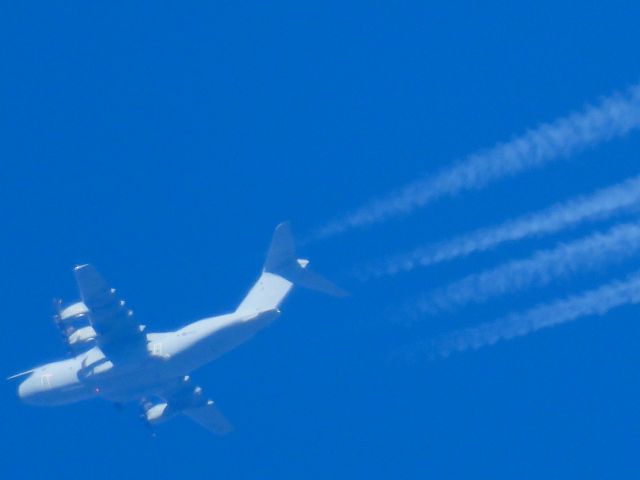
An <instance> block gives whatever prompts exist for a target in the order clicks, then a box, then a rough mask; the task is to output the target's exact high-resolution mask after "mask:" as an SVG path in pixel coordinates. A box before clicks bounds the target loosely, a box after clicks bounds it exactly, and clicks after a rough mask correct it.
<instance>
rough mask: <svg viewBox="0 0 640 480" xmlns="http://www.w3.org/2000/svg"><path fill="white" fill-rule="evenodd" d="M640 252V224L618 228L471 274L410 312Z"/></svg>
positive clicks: (481, 297) (543, 281)
mask: <svg viewBox="0 0 640 480" xmlns="http://www.w3.org/2000/svg"><path fill="white" fill-rule="evenodd" d="M639 251H640V223H629V224H622V225H617V226H615V227H613V228H611V229H610V230H608V231H607V232H605V233H602V232H597V233H594V234H591V235H589V236H587V237H583V238H580V239H578V240H575V241H573V242H570V243H562V244H559V245H558V246H557V247H555V248H553V249H550V250H540V251H538V252H536V253H534V254H533V256H531V257H528V258H525V259H520V260H513V261H510V262H507V263H504V264H502V265H499V266H498V267H496V268H493V269H491V270H486V271H484V272H480V273H475V274H472V275H469V276H467V277H465V278H463V279H461V280H458V281H456V282H453V283H451V284H449V285H448V286H446V287H444V288H441V289H436V290H434V291H432V292H430V293H429V294H427V295H426V296H424V297H422V298H421V299H419V300H418V302H417V303H416V304H414V305H413V306H412V307H410V308H409V312H413V313H427V314H434V313H437V312H438V311H442V310H451V309H454V308H456V307H460V306H463V305H465V304H468V303H480V302H483V301H485V300H487V299H489V298H491V297H495V296H499V295H504V294H507V293H512V292H516V291H520V290H523V289H524V288H526V287H530V286H542V285H547V284H549V283H550V282H551V281H552V280H553V279H554V278H560V277H564V276H567V275H569V274H573V273H575V272H578V271H588V270H594V269H597V268H599V267H602V266H604V265H607V264H611V263H614V262H619V261H621V260H624V259H626V258H629V257H631V256H633V255H635V254H637V253H638V252H639Z"/></svg>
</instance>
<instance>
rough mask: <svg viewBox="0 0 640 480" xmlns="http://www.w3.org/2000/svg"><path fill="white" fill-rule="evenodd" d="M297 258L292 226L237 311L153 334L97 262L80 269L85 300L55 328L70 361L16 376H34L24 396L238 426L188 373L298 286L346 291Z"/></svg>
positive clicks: (258, 323) (278, 235)
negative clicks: (134, 406) (99, 402)
mask: <svg viewBox="0 0 640 480" xmlns="http://www.w3.org/2000/svg"><path fill="white" fill-rule="evenodd" d="M308 263H309V262H308V261H307V260H303V259H297V258H296V256H295V247H294V243H293V237H292V235H291V230H290V227H289V224H288V223H283V224H280V225H279V226H278V227H277V228H276V231H275V233H274V235H273V239H272V241H271V246H270V248H269V251H268V254H267V259H266V262H265V264H264V268H263V270H262V274H261V275H260V277H259V278H258V280H257V282H256V283H255V284H254V285H253V287H252V288H251V289H250V290H249V293H248V294H247V295H246V297H245V298H244V300H242V302H241V303H240V305H239V306H238V308H237V309H236V310H235V311H234V312H232V313H228V314H225V315H219V316H216V317H210V318H205V319H202V320H199V321H197V322H194V323H191V324H189V325H186V326H185V327H183V328H181V329H179V330H176V331H174V332H166V333H146V330H145V326H143V325H140V324H139V323H138V322H137V321H136V320H135V319H134V316H133V313H132V311H131V310H129V308H128V307H127V306H125V302H124V301H123V300H122V299H121V298H120V297H119V296H118V294H117V292H116V290H115V289H113V288H110V287H109V286H108V285H107V283H106V282H105V281H104V279H103V278H102V277H101V276H100V275H99V274H98V272H97V271H96V270H95V269H94V268H93V267H92V266H91V265H79V266H76V267H75V268H74V274H75V278H76V281H77V284H78V288H79V290H80V297H81V301H79V302H76V303H73V304H71V305H68V306H66V307H63V306H62V305H61V303H60V302H58V313H57V315H56V316H55V317H54V319H55V322H56V324H57V325H58V327H59V328H60V330H61V333H62V335H63V337H64V339H65V341H66V344H67V346H68V349H69V352H70V358H68V359H66V360H61V361H57V362H53V363H48V364H46V365H42V366H40V367H36V368H34V369H32V370H29V371H26V372H23V373H19V374H17V375H13V376H12V377H9V378H10V379H12V378H18V377H22V376H27V378H26V379H25V380H24V381H23V382H22V383H21V384H20V386H19V387H18V395H19V397H20V398H21V399H22V400H23V401H24V402H26V403H29V404H33V405H63V404H68V403H74V402H79V401H81V400H86V399H90V398H96V397H97V398H102V399H105V400H108V401H111V402H115V403H118V404H121V403H124V402H130V401H137V402H139V403H140V406H141V409H142V415H141V417H142V418H143V420H144V421H145V423H147V425H149V426H154V425H156V424H158V423H161V422H163V421H166V420H168V419H170V418H173V417H175V416H177V415H179V414H184V415H186V416H187V417H189V418H191V419H193V420H195V421H196V422H198V423H199V424H201V425H202V426H204V427H206V428H208V429H209V430H211V431H213V432H214V433H217V434H225V433H227V432H229V431H230V430H231V425H230V424H229V422H228V421H227V420H226V418H225V417H224V416H223V415H222V414H221V413H220V411H219V410H218V409H217V407H216V406H215V405H214V402H213V401H212V400H209V399H207V398H206V397H205V396H204V394H203V392H202V389H201V388H200V387H198V386H195V385H194V384H193V383H192V381H191V379H190V377H189V376H188V374H189V373H190V372H191V371H193V370H195V369H197V368H199V367H201V366H203V365H205V364H207V363H209V362H211V361H212V360H215V359H216V358H218V357H220V356H221V355H223V354H225V353H226V352H228V351H229V350H231V349H233V348H235V347H236V346H238V345H239V344H241V343H243V342H245V341H246V340H248V339H249V338H251V337H252V336H253V335H254V334H255V333H256V332H258V331H259V330H261V329H262V328H264V327H265V326H267V325H268V324H269V323H271V322H272V321H273V320H275V319H276V318H278V316H279V315H280V310H279V307H280V305H281V303H282V302H283V301H284V299H285V297H286V296H287V295H288V294H289V292H290V291H291V289H292V287H293V285H294V284H297V285H301V286H304V287H307V288H311V289H314V290H318V291H322V292H324V293H329V294H332V295H337V296H342V295H344V292H343V291H342V290H341V289H339V288H338V287H336V286H335V285H333V284H332V283H330V282H329V281H327V280H325V279H324V278H322V277H320V276H319V275H317V274H315V273H313V272H311V271H310V270H309V269H308V268H307V265H308Z"/></svg>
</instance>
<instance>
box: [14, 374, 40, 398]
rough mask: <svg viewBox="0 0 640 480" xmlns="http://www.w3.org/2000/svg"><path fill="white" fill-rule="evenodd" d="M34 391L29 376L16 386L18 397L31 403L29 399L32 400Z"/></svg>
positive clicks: (33, 385)
mask: <svg viewBox="0 0 640 480" xmlns="http://www.w3.org/2000/svg"><path fill="white" fill-rule="evenodd" d="M35 393H36V388H35V384H34V382H33V380H32V379H31V377H29V378H27V379H26V380H25V381H24V382H22V383H21V384H20V385H19V386H18V397H20V399H21V400H22V401H23V402H25V403H31V402H30V401H31V400H33V396H34V394H35Z"/></svg>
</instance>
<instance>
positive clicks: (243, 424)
mask: <svg viewBox="0 0 640 480" xmlns="http://www.w3.org/2000/svg"><path fill="white" fill-rule="evenodd" d="M217 3H218V4H213V3H209V4H206V5H205V4H204V2H202V3H197V2H189V3H187V4H184V2H183V3H182V4H181V5H179V6H178V5H169V4H158V3H157V2H134V3H131V2H128V3H120V2H116V3H110V4H109V5H106V4H105V5H98V4H94V5H87V4H84V3H80V2H78V3H75V2H72V3H64V4H57V5H52V4H51V3H49V2H32V3H24V2H22V3H21V2H13V3H12V4H10V5H9V4H5V5H3V6H2V7H1V10H0V37H1V39H2V43H3V45H4V48H3V49H2V51H1V53H0V55H1V59H2V62H1V65H2V69H3V74H2V76H1V77H0V86H1V88H0V91H1V92H2V106H3V108H2V109H1V110H0V112H1V114H0V122H1V124H0V127H1V129H2V132H3V134H2V150H1V155H0V218H2V220H3V225H4V228H3V233H2V234H0V249H1V250H0V251H2V252H3V254H2V255H0V262H1V263H0V265H1V267H2V271H3V272H4V274H3V275H1V276H0V291H1V292H2V298H3V302H2V303H3V319H4V321H3V325H4V331H3V335H2V336H0V351H1V352H2V363H1V365H2V366H3V369H4V374H6V375H10V374H12V373H15V372H17V371H20V370H23V369H27V368H30V367H32V366H34V365H35V364H38V363H43V362H46V361H50V360H53V359H56V358H58V357H61V356H64V349H63V348H62V346H61V344H60V341H59V338H58V336H57V332H56V330H55V327H54V326H53V323H52V322H51V314H52V311H51V310H52V309H51V299H52V298H53V297H54V296H61V297H63V298H65V299H67V300H73V299H75V296H76V292H75V288H74V283H73V278H72V274H71V267H72V265H74V264H76V263H81V262H91V263H94V264H95V265H96V266H97V267H98V268H99V269H100V270H101V272H102V273H103V274H104V276H105V277H107V278H108V279H109V281H110V282H111V283H112V284H113V285H114V286H116V287H117V288H118V289H119V290H120V291H121V292H122V294H123V295H124V296H125V297H126V299H127V301H128V303H129V304H130V305H131V306H132V307H133V308H134V309H135V311H136V315H137V317H138V318H139V319H140V320H141V321H142V322H143V323H146V324H147V325H148V326H149V329H151V330H160V331H161V330H169V329H173V328H177V327H178V326H180V325H182V324H184V323H186V322H189V321H193V320H196V319H198V318H200V317H203V316H206V315H210V314H215V313H222V312H224V311H226V310H229V309H232V308H234V307H235V305H236V304H237V303H238V301H239V300H240V299H241V298H242V296H243V295H244V293H245V292H246V290H247V289H248V287H249V286H250V284H251V283H252V282H253V281H254V280H255V277H256V275H257V273H258V271H259V269H260V267H261V264H262V261H263V257H264V254H265V251H266V248H267V245H268V241H269V238H270V236H271V232H272V229H273V228H274V226H275V225H276V224H277V223H278V222H280V221H282V220H287V219H288V220H291V221H292V223H293V226H294V229H295V230H296V232H298V234H299V235H300V236H301V237H307V236H308V235H310V234H311V233H312V232H314V231H316V230H317V229H318V228H320V227H322V225H324V224H326V222H329V221H331V219H334V218H337V217H340V216H341V215H344V214H346V213H347V212H349V211H351V210H353V209H354V208H356V207H358V206H360V205H362V204H365V203H366V202H368V201H369V200H370V199H372V198H378V197H380V196H381V195H385V194H387V193H388V192H391V191H396V190H397V189H399V188H401V187H402V186H403V185H405V184H407V182H411V181H413V180H415V179H416V178H418V177H420V176H422V175H424V174H429V172H435V171H439V170H441V169H443V168H446V167H447V166H448V165H450V164H451V163H452V162H454V161H455V160H457V159H460V158H464V157H465V156H466V155H468V154H470V153H473V152H477V151H482V150H484V149H488V148H491V147H492V146H494V145H495V144H496V143H497V142H502V141H508V140H510V139H512V138H514V137H515V136H518V135H520V134H522V133H523V132H525V131H526V130H527V129H529V128H532V127H535V126H536V125H538V124H540V123H542V122H549V121H553V120H554V119H556V118H560V117H564V116H566V115H567V114H568V113H570V112H572V111H576V110H580V109H582V108H583V106H584V105H585V104H586V103H593V102H597V101H598V99H599V98H601V97H602V96H605V95H610V94H611V93H613V92H616V91H624V90H625V88H627V87H629V86H630V85H633V84H635V83H637V82H638V80H639V79H640V64H639V63H638V61H637V45H639V44H640V30H638V28H637V18H638V16H639V15H640V5H635V4H634V3H633V2H616V1H612V2H607V3H606V4H605V3H604V2H591V1H586V2H581V5H580V7H579V8H578V7H577V6H576V4H575V2H566V1H561V2H558V1H554V2H550V1H540V2H535V3H534V4H530V5H529V4H527V5H524V4H516V3H512V4H507V5H505V4H504V2H482V4H481V5H480V4H478V3H477V2H465V1H453V2H446V5H439V6H432V5H426V4H425V2H402V3H401V4H393V5H390V4H389V2H348V3H346V4H345V2H322V5H319V6H313V7H310V6H308V5H306V4H305V5H302V4H300V2H290V3H289V2H277V3H275V4H273V3H269V4H265V3H264V2H217ZM639 147H640V133H638V132H636V133H635V134H634V133H631V134H629V135H627V136H625V137H623V138H619V139H615V140H612V141H611V142H606V143H602V144H600V145H598V146H596V147H594V148H590V149H587V150H584V151H582V152H579V153H577V154H575V155H572V156H571V158H570V159H568V160H567V161H564V162H558V163H554V164H552V165H548V166H547V167H545V168H541V169H537V170H532V171H530V172H526V173H523V174H521V175H518V176H517V177H514V178H510V179H504V180H499V181H497V182H495V183H492V184H491V185H490V186H487V188H484V189H480V190H476V191H470V192H461V193H459V194H458V195H455V196H453V197H451V198H441V199H438V200H437V201H435V202H434V203H433V204H431V205H429V206H428V207H426V208H424V209H419V210H418V211H416V212H414V213H413V214H411V215H407V216H401V217H398V218H393V219H391V220H389V221H387V222H384V223H381V224H379V225H370V226H366V227H363V228H360V229H353V230H348V231H346V232H344V233H342V234H340V235H336V236H334V237H331V238H326V239H323V240H316V241H310V242H308V243H307V244H306V245H304V246H303V247H302V248H301V254H303V255H304V256H307V257H309V258H310V259H311V260H312V262H313V265H314V266H315V268H316V270H318V271H321V272H323V273H324V274H325V275H326V276H328V277H330V278H332V279H333V280H335V281H336V282H337V283H339V284H340V285H341V286H344V287H345V288H347V289H349V290H350V291H351V292H352V296H351V297H350V298H348V299H346V300H342V299H333V298H327V297H323V296H320V295H317V294H314V293H312V292H306V291H296V292H295V293H294V294H293V296H292V297H291V298H290V299H289V300H288V302H287V304H286V305H285V308H284V314H283V316H282V317H281V319H280V320H279V321H278V322H277V323H276V324H275V325H273V326H272V327H271V328H269V329H267V330H265V331H264V332H262V333H261V334H260V335H259V336H258V337H256V338H255V339H253V340H252V341H251V342H249V343H248V344H246V345H244V346H242V347H241V348H239V349H238V350H236V351H234V352H232V353H230V354H229V355H227V356H225V357H223V358H222V359H220V360H219V361H217V362H215V363H214V364H212V365H210V366H208V367H206V368H204V369H202V370H201V371H199V372H197V373H196V374H195V375H194V378H195V379H196V380H197V381H198V383H199V384H200V385H202V386H203V387H204V388H205V389H206V390H207V392H208V393H209V394H210V395H211V396H212V397H213V398H215V399H216V401H217V402H218V404H219V405H220V407H221V408H222V409H223V410H224V411H225V413H226V415H227V416H228V417H229V418H230V419H231V420H232V422H233V423H234V424H235V427H236V432H235V433H234V434H233V435H231V436H229V437H226V438H215V437H211V436H210V435H209V434H208V433H207V432H206V431H202V430H200V429H198V427H196V426H195V425H193V424H191V423H190V422H188V421H186V420H185V421H183V420H177V421H174V422H171V423H169V424H167V425H165V426H163V427H162V428H161V429H159V432H158V436H157V438H150V437H149V436H148V434H147V432H146V430H145V429H144V428H143V427H142V426H141V425H140V423H139V422H138V421H137V418H136V415H137V409H136V408H135V406H133V405H132V406H129V407H128V408H127V409H126V410H125V411H124V412H118V411H116V410H115V409H114V408H113V407H112V406H111V405H109V404H108V403H105V402H88V403H83V404H78V405H74V406H69V407H61V408H57V409H37V408H33V407H28V406H25V405H22V404H20V403H19V401H18V399H17V398H16V396H15V388H16V384H15V383H10V382H7V383H5V386H4V388H3V392H2V397H1V399H2V400H1V402H2V404H1V407H2V408H0V412H1V415H2V417H1V421H0V435H1V438H2V440H3V444H4V446H3V452H4V455H3V458H4V460H3V462H1V463H2V466H1V467H0V475H1V476H2V477H3V478H52V477H56V478H67V479H75V478H92V479H103V478H104V479H107V478H140V477H141V476H142V475H144V476H149V477H152V478H176V476H178V475H179V476H180V478H182V477H183V476H186V475H194V476H196V475H197V476H199V477H206V478H209V477H215V476H218V477H225V478H300V477H301V476H304V477H305V478H326V477H327V476H333V477H337V478H343V477H350V478H352V477H354V476H357V477H363V476H367V477H369V478H397V477H402V478H425V476H430V477H431V478H494V479H499V478H509V479H511V478H532V479H534V478H536V479H537V478H567V477H572V478H576V477H581V478H636V477H637V475H638V472H637V470H638V467H637V460H636V458H637V437H638V435H637V432H638V431H639V429H640V411H639V410H638V408H637V405H638V403H639V401H640V388H639V387H638V385H640V383H639V381H640V374H639V373H638V369H637V365H638V362H639V361H640V351H639V350H638V347H637V345H638V342H637V338H638V335H640V326H639V324H638V322H637V316H638V313H639V310H638V307H633V306H625V307H622V308H618V309H615V310H612V311H611V312H609V313H608V314H607V315H605V316H601V317H587V318H584V319H581V320H580V321H576V322H573V323H570V324H566V325H562V326H558V327H556V328H553V329H547V330H541V331H539V332H536V333H533V334H531V335H528V336H525V337H522V338H519V339H514V340H512V341H509V342H502V343H499V344H497V345H496V346H494V347H491V348H484V349H481V350H478V351H466V352H463V353H460V354H456V355H452V356H451V357H449V358H447V359H439V360H435V361H429V360H428V359H427V358H423V356H421V355H418V359H417V361H415V362H413V363H411V362H407V361H405V360H403V358H402V356H401V355H398V352H399V351H402V349H403V348H405V347H406V346H407V345H413V344H415V343H416V342H422V341H427V340H429V339H430V338H433V337H434V336H437V335H439V334H441V333H443V332H447V331H453V330H457V329H459V328H461V327H466V326H473V325H477V324H480V323H482V322H487V321H492V320H494V319H498V318H502V317H504V316H505V315H507V314H509V313H512V312H521V311H526V310H527V309H529V308H531V307H532V306H533V305H536V304H540V303H545V302H550V301H553V300H554V299H558V298H563V297H565V296H568V295H572V294H574V293H578V292H581V291H584V290H588V289H593V288H596V287H598V286H600V285H602V284H604V283H606V282H609V281H610V280H612V279H615V278H624V276H625V275H627V274H628V273H630V272H633V271H634V270H635V269H637V268H638V264H639V263H640V262H638V259H637V258H635V257H632V258H629V259H626V260H625V261H624V262H619V263H617V264H615V265H607V266H606V267H601V268H598V269H595V270H594V271H589V272H579V273H577V274H575V275H568V276H566V277H565V278H561V279H555V280H554V281H552V282H550V283H549V284H548V285H545V286H543V287H540V288H528V289H525V290H523V291H519V292H516V293H514V294H512V295H506V296H502V297H500V298H496V299H492V300H491V301H489V302H486V303H485V304H482V305H473V306H467V307H465V308H463V309H460V310H458V311H453V312H449V313H447V314H443V315H439V316H434V317H424V318H420V321H418V322H417V323H415V324H413V325H410V326H408V325H406V324H403V323H402V322H398V321H397V320H398V318H400V319H402V316H403V315H404V312H403V310H402V308H401V305H404V304H405V303H406V302H407V301H411V299H412V298H415V296H417V295H420V294H421V293H423V292H425V291H426V292H428V291H430V290H432V289H434V288H437V287H439V286H444V285H447V284H449V283H451V282H453V281H455V280H458V279H460V278H462V277H465V276H467V275H469V274H472V273H475V272H479V271H482V270H484V269H488V268H492V267H494V266H496V265H499V264H501V263H504V262H507V261H509V260H512V259H516V258H524V257H528V256H529V255H531V254H532V252H534V251H537V250H539V249H550V248H553V247H554V245H556V243H557V242H559V241H562V242H570V241H572V240H575V239H577V238H581V237H583V236H585V235H589V234H590V232H592V231H593V230H594V229H596V227H594V226H593V225H581V226H579V227H576V228H572V229H568V230H566V231H563V232H560V233H558V234H554V235H552V236H547V237H544V238H534V239H528V240H525V241H522V242H518V243H515V244H513V245H505V246H501V247H500V248H497V249H495V250H493V251H491V252H487V253H484V254H479V255H475V256H472V257H469V258H467V259H463V260H458V261H453V262H450V263H446V264H442V265H436V266H434V267H432V268H429V269H419V270H415V271H412V272H410V273H406V274H403V275H397V276H393V277H386V278H382V279H378V280H369V281H366V282H361V281H359V280H358V279H357V278H355V277H354V276H352V275H351V274H350V272H351V271H352V270H353V268H354V267H357V266H358V265H361V264H363V263H366V262H368V261H370V260H374V259H377V258H379V257H381V256H385V255H388V254H394V253H399V252H402V251H405V250H408V249H411V248H413V247H415V246H418V245H423V244H430V243H431V242H438V241H442V240H445V239H448V238H451V237H454V236H456V235H459V234H461V233H464V232H469V231H472V230H474V229H477V228H480V227H485V226H490V225H494V224H496V223H499V222H502V221H505V220H508V219H512V218H516V217H518V216H520V215H523V214H525V213H528V212H532V211H536V210H539V209H541V208H544V207H547V206H549V205H550V204H552V203H555V202H561V201H564V200H566V199H569V198H572V197H574V196H576V195H582V194H588V193H590V192H592V191H594V190H596V189H599V188H603V187H606V186H608V185H612V184H615V183H617V182H621V181H623V180H625V179H626V178H628V177H631V176H634V175H637V174H638V167H637V165H638V158H637V154H638V153H637V152H638V151H639V150H638V149H639ZM617 221H618V220H611V221H603V222H601V224H599V225H598V227H597V228H603V229H606V228H608V227H610V226H612V225H614V224H615V223H617Z"/></svg>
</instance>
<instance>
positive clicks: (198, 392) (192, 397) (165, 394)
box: [142, 376, 233, 435]
mask: <svg viewBox="0 0 640 480" xmlns="http://www.w3.org/2000/svg"><path fill="white" fill-rule="evenodd" d="M163 390H164V391H162V392H159V395H158V398H155V399H148V398H147V399H143V400H142V408H143V411H144V414H143V415H144V418H146V420H147V422H148V424H149V425H151V426H153V425H156V424H159V423H163V422H165V421H167V420H170V419H172V418H174V417H176V416H178V415H179V414H183V415H185V416H186V417H188V418H190V419H191V420H193V421H195V422H196V423H198V424H199V425H201V426H203V427H204V428H206V429H207V430H209V431H210V432H213V433H215V434H216V435H225V434H227V433H230V432H231V431H233V426H232V425H231V423H229V420H227V418H226V417H225V416H224V415H223V414H222V412H220V410H219V409H218V407H217V406H216V405H215V403H214V401H213V400H209V399H207V398H206V397H205V396H204V394H203V392H202V388H200V387H198V386H195V385H193V383H192V382H191V379H190V377H189V376H185V377H181V378H180V379H177V380H176V381H175V382H172V383H171V384H169V385H167V386H166V387H165V388H164V389H163Z"/></svg>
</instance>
